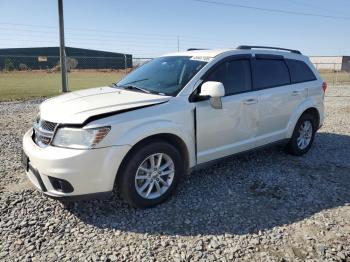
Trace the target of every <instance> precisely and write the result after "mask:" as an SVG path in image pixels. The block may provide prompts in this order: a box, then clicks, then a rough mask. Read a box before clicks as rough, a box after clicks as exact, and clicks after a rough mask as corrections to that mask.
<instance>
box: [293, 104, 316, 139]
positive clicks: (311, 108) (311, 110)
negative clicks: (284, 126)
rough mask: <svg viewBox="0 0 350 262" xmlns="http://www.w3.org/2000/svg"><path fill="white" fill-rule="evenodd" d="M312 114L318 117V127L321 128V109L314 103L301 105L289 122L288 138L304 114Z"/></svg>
mask: <svg viewBox="0 0 350 262" xmlns="http://www.w3.org/2000/svg"><path fill="white" fill-rule="evenodd" d="M306 113H308V114H311V115H313V116H314V117H315V119H316V127H317V129H318V128H319V125H320V112H319V109H318V108H317V107H316V106H315V105H313V104H304V105H303V106H301V107H299V109H298V110H297V111H296V112H295V113H294V114H293V116H292V117H291V119H290V121H289V124H288V132H287V138H290V137H292V134H293V131H294V128H295V125H296V124H297V122H298V120H299V119H300V117H301V116H302V115H304V114H306Z"/></svg>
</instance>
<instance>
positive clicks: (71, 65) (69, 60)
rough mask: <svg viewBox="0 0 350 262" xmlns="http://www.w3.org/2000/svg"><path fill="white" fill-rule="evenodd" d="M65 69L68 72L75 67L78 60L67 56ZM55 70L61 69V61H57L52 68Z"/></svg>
mask: <svg viewBox="0 0 350 262" xmlns="http://www.w3.org/2000/svg"><path fill="white" fill-rule="evenodd" d="M66 61H67V71H68V72H70V70H72V69H75V68H76V67H77V65H78V60H77V59H75V58H71V57H68V58H67V60H66ZM53 70H55V71H60V70H61V61H58V63H57V65H56V66H55V67H54V68H53Z"/></svg>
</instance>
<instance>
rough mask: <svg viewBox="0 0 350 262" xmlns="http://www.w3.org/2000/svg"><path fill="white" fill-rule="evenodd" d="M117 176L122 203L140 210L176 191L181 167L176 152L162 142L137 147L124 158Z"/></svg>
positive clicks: (173, 148) (159, 201)
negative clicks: (124, 201) (124, 202)
mask: <svg viewBox="0 0 350 262" xmlns="http://www.w3.org/2000/svg"><path fill="white" fill-rule="evenodd" d="M121 168H122V169H121V172H120V173H119V174H118V175H119V178H118V179H119V183H118V186H119V190H120V192H121V195H122V197H123V199H124V200H126V201H127V202H128V203H129V204H131V205H132V206H135V207H139V208H147V207H152V206H155V205H157V204H160V203H162V202H163V201H165V200H167V199H168V198H169V197H170V196H171V194H172V193H173V191H174V190H175V188H176V186H177V184H178V182H179V178H180V176H181V174H182V173H183V172H184V165H183V161H182V159H181V155H180V153H179V151H178V150H177V149H176V148H175V147H174V146H173V145H171V144H169V143H167V142H163V141H150V142H149V143H148V144H145V143H144V144H143V145H141V146H137V147H136V148H135V149H134V150H133V151H132V152H131V153H130V155H128V156H127V158H126V159H125V163H123V166H122V167H121Z"/></svg>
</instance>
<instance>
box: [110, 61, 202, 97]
mask: <svg viewBox="0 0 350 262" xmlns="http://www.w3.org/2000/svg"><path fill="white" fill-rule="evenodd" d="M205 64H206V62H205V61H199V60H194V59H192V57H189V56H164V57H159V58H155V59H153V60H151V61H150V62H148V63H146V64H144V65H143V66H141V67H140V68H138V69H136V70H135V71H133V72H131V73H130V74H128V75H127V76H125V77H124V78H123V79H122V80H121V81H119V82H118V83H117V85H116V86H117V87H125V88H135V89H139V90H142V91H145V92H149V93H156V94H163V95H170V96H175V95H176V94H177V93H178V92H180V91H181V89H182V88H183V87H184V86H185V85H186V84H187V83H188V81H190V79H191V78H192V77H193V76H194V75H195V74H196V73H197V72H198V71H199V70H200V69H201V68H202V67H203V66H204V65H205Z"/></svg>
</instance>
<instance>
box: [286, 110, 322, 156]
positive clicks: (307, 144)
mask: <svg viewBox="0 0 350 262" xmlns="http://www.w3.org/2000/svg"><path fill="white" fill-rule="evenodd" d="M315 123H316V121H315V118H314V117H313V115H311V114H303V115H302V116H301V117H300V118H299V120H298V122H297V124H296V125H295V128H294V131H293V135H292V138H291V139H290V141H289V143H288V144H287V147H286V149H287V152H289V153H290V154H292V155H296V156H301V155H303V154H305V153H307V152H308V151H309V150H310V148H311V146H312V143H313V141H314V138H315V133H316V124H315Z"/></svg>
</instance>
